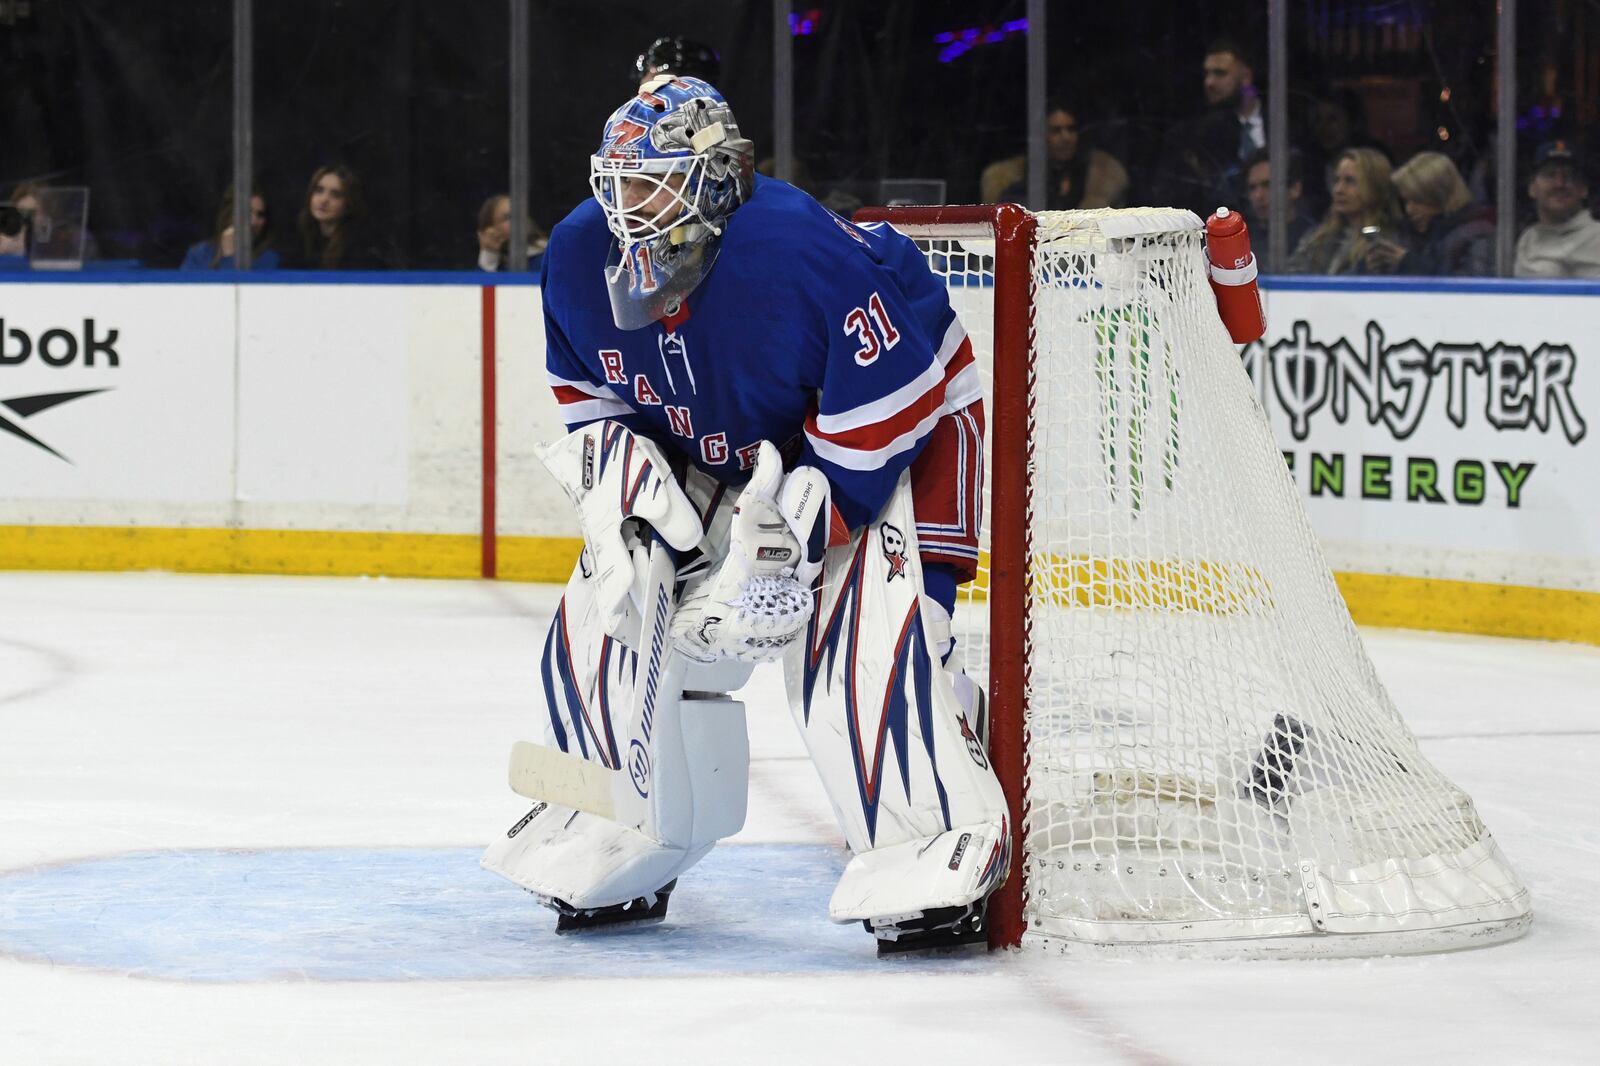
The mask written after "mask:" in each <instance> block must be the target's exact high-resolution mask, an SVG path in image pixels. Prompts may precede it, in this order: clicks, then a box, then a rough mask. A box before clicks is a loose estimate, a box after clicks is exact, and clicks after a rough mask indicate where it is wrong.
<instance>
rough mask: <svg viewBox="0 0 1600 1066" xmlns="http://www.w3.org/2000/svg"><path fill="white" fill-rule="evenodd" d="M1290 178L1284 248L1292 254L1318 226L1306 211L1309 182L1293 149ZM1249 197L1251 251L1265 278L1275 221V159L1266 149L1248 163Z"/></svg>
mask: <svg viewBox="0 0 1600 1066" xmlns="http://www.w3.org/2000/svg"><path fill="white" fill-rule="evenodd" d="M1288 171H1289V172H1288V174H1286V175H1285V177H1286V179H1287V182H1288V190H1287V192H1288V197H1289V203H1288V217H1289V225H1288V227H1287V229H1286V231H1285V232H1286V233H1287V234H1288V239H1287V240H1286V241H1285V242H1284V247H1285V248H1288V249H1290V250H1291V251H1292V250H1293V249H1294V248H1296V247H1298V246H1299V244H1300V241H1301V239H1302V238H1303V237H1304V236H1305V235H1306V234H1307V233H1308V232H1310V230H1311V227H1313V226H1315V225H1316V224H1317V220H1316V219H1315V218H1313V217H1312V215H1311V212H1310V211H1309V210H1307V209H1306V204H1305V199H1304V193H1305V181H1304V179H1303V178H1302V175H1301V170H1300V153H1299V152H1297V151H1295V150H1294V149H1293V148H1291V149H1289V167H1288ZM1244 181H1245V195H1246V196H1247V197H1248V198H1249V201H1250V206H1249V208H1248V209H1247V210H1246V212H1245V220H1246V222H1247V224H1248V225H1249V227H1250V248H1251V250H1252V251H1253V252H1254V253H1255V257H1256V268H1257V269H1258V270H1260V271H1261V272H1262V273H1263V274H1265V273H1268V272H1270V270H1271V266H1270V261H1271V251H1270V243H1271V242H1270V241H1269V239H1268V238H1269V237H1270V235H1271V232H1272V231H1271V229H1270V226H1271V219H1270V218H1269V217H1268V211H1269V208H1270V206H1271V200H1272V192H1271V189H1272V158H1271V157H1270V156H1269V155H1267V150H1266V149H1265V148H1260V149H1257V150H1256V152H1255V153H1254V154H1253V155H1251V156H1250V158H1249V159H1247V160H1245V168H1244Z"/></svg>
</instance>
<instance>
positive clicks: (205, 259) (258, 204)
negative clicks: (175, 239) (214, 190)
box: [179, 189, 278, 270]
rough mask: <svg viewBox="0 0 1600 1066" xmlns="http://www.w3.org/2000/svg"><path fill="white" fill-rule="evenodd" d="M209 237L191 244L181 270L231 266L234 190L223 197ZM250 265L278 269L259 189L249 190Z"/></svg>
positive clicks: (258, 268)
mask: <svg viewBox="0 0 1600 1066" xmlns="http://www.w3.org/2000/svg"><path fill="white" fill-rule="evenodd" d="M211 234H212V235H211V239H210V240H206V241H200V242H199V243H198V244H194V245H191V246H190V248H189V251H188V254H186V255H185V256H184V257H183V265H182V266H180V267H179V269H180V270H233V269H234V262H233V245H234V242H233V191H232V190H231V189H230V190H229V191H228V193H227V195H225V196H224V197H223V198H222V207H221V209H219V210H218V211H217V224H216V226H215V227H213V228H212V230H211ZM250 269H252V270H276V269H278V253H277V252H276V251H274V250H273V248H272V222H271V219H269V218H268V217H267V201H266V197H264V196H262V195H261V193H260V191H259V190H254V189H253V190H251V192H250Z"/></svg>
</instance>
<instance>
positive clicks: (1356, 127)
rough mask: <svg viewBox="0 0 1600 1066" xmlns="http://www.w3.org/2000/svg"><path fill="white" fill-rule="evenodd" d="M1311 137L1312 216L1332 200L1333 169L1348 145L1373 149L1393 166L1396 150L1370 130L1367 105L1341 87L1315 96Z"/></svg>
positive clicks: (1308, 160)
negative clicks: (1393, 150) (1326, 94)
mask: <svg viewBox="0 0 1600 1066" xmlns="http://www.w3.org/2000/svg"><path fill="white" fill-rule="evenodd" d="M1306 124H1307V126H1308V127H1309V128H1310V131H1311V136H1310V138H1309V140H1308V141H1307V143H1306V145H1305V159H1306V164H1305V173H1306V177H1307V179H1308V181H1309V184H1308V185H1307V186H1306V201H1307V206H1308V207H1309V208H1310V209H1311V212H1312V214H1313V215H1315V214H1318V213H1320V212H1321V211H1322V210H1323V209H1324V208H1325V207H1327V206H1328V203H1329V192H1330V190H1332V188H1333V178H1334V170H1335V168H1336V167H1337V166H1338V163H1339V159H1340V157H1341V156H1342V154H1343V153H1344V151H1345V149H1347V148H1372V149H1375V150H1377V151H1378V152H1379V153H1380V154H1381V155H1382V156H1383V157H1384V158H1385V159H1387V160H1388V161H1389V165H1390V166H1391V167H1393V166H1394V153H1393V152H1391V151H1389V148H1388V146H1387V145H1385V144H1384V143H1383V142H1382V141H1380V140H1378V139H1377V138H1376V137H1374V136H1373V135H1372V134H1371V133H1369V132H1368V131H1367V108H1366V103H1365V101H1364V100H1363V98H1362V96H1361V94H1360V93H1358V92H1356V91H1355V90H1354V89H1342V90H1340V91H1338V92H1335V93H1332V94H1330V95H1329V96H1326V97H1319V98H1314V99H1313V100H1312V101H1311V103H1310V105H1309V107H1308V108H1307V110H1306Z"/></svg>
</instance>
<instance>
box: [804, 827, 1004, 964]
mask: <svg viewBox="0 0 1600 1066" xmlns="http://www.w3.org/2000/svg"><path fill="white" fill-rule="evenodd" d="M1010 842H1011V838H1010V835H1009V832H1008V824H1007V822H1006V821H1005V820H1004V819H1002V820H1000V821H997V822H983V823H979V824H977V825H964V826H959V827H957V828H955V829H951V830H947V831H945V832H943V833H939V834H937V835H935V836H931V837H928V838H926V839H923V840H907V841H905V842H903V843H900V844H892V845H890V846H888V847H882V848H874V849H873V850H871V851H864V852H861V853H860V854H858V855H856V856H855V857H854V858H852V859H851V860H850V864H849V865H848V866H846V867H845V870H844V876H843V877H841V878H840V879H839V884H838V886H837V887H835V888H834V890H833V898H832V899H830V900H829V901H828V917H829V918H831V919H833V920H834V921H836V922H857V921H869V922H871V923H872V926H873V928H874V929H876V928H878V927H880V926H881V927H885V928H891V927H906V926H909V925H912V924H914V923H915V922H916V920H917V919H918V918H920V917H923V916H924V915H925V914H926V913H927V912H929V911H944V910H949V909H951V908H960V909H965V908H967V907H968V905H970V904H973V903H977V902H979V901H981V900H983V899H984V898H985V897H987V896H988V895H989V893H990V892H993V891H994V890H995V889H996V888H998V887H999V886H1000V881H1001V880H1002V879H1003V878H1004V876H1005V872H1006V867H1007V866H1008V865H1009V861H1010V847H1011V843H1010ZM885 939H893V937H887V938H885Z"/></svg>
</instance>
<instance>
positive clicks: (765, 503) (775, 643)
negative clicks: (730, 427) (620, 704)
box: [672, 441, 831, 663]
mask: <svg viewBox="0 0 1600 1066" xmlns="http://www.w3.org/2000/svg"><path fill="white" fill-rule="evenodd" d="M830 512H831V506H830V501H829V492H828V479H827V478H826V477H824V476H823V474H822V471H820V470H818V469H816V468H815V467H810V466H802V467H796V468H795V470H794V471H793V472H792V473H791V474H789V475H788V476H787V477H785V476H784V473H783V460H782V458H780V457H779V455H778V449H777V448H776V447H774V446H773V445H772V444H771V443H770V442H768V441H763V442H762V443H761V447H760V449H759V450H758V452H757V454H756V463H755V470H754V471H753V472H752V474H751V475H750V481H749V483H748V484H747V485H745V487H744V491H743V492H742V493H741V494H740V495H739V502H738V504H737V506H735V507H734V512H733V524H732V528H731V530H730V533H729V539H728V554H727V555H726V557H724V558H723V560H722V562H721V563H720V564H719V565H717V566H716V568H715V569H713V570H712V571H711V573H710V574H708V575H707V576H706V577H705V578H704V579H702V580H701V581H700V582H699V583H698V584H696V585H694V586H692V587H691V588H690V589H689V591H688V592H687V593H686V594H685V596H684V598H683V602H682V603H681V604H680V605H679V607H678V611H677V613H676V614H675V615H674V616H673V619H672V637H673V642H674V643H675V644H676V645H677V647H678V650H679V651H681V652H683V653H684V654H685V655H687V656H689V657H690V658H692V659H695V660H697V661H699V662H714V661H716V660H718V659H738V660H740V661H741V662H754V663H760V662H770V661H772V660H774V659H778V658H781V657H782V655H783V652H784V649H785V648H787V647H788V646H789V644H790V643H792V642H793V641H794V640H795V639H796V638H797V637H799V636H800V635H801V634H802V633H804V632H805V628H806V622H807V621H809V620H810V618H811V605H812V596H811V583H812V582H813V581H815V580H816V577H817V574H818V573H820V572H821V570H822V557H823V553H824V552H826V551H827V546H828V544H827V542H828V523H829V516H830Z"/></svg>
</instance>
